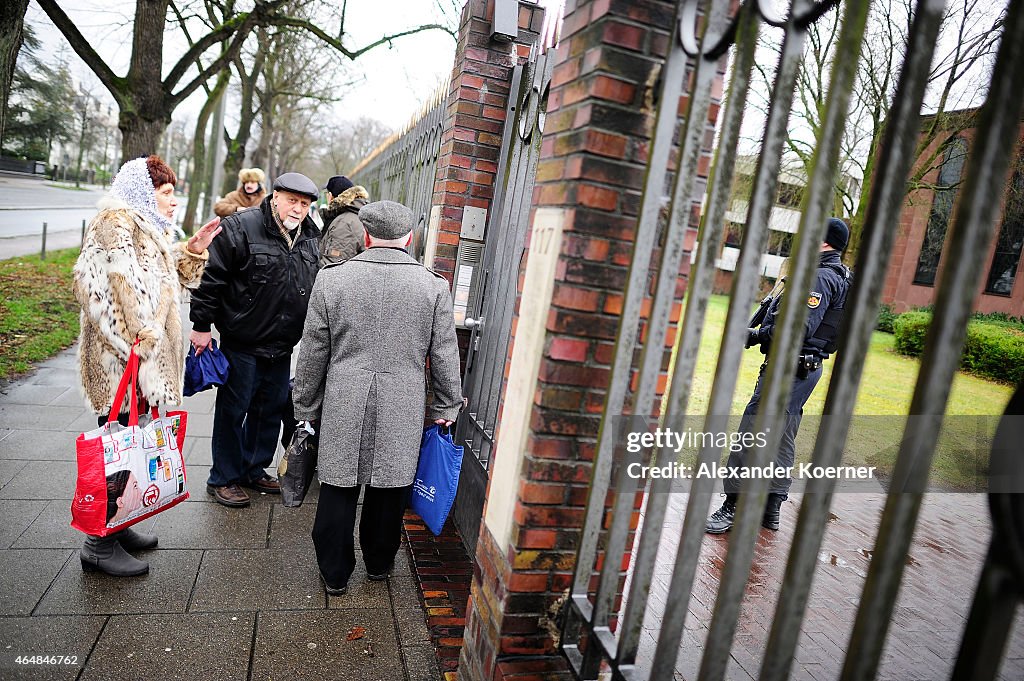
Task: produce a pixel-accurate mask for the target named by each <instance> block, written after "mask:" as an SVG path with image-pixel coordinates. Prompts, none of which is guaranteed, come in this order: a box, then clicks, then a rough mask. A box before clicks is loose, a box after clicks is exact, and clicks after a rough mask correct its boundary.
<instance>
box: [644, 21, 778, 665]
mask: <svg viewBox="0 0 1024 681" xmlns="http://www.w3.org/2000/svg"><path fill="white" fill-rule="evenodd" d="M736 22H737V27H736V55H735V59H734V62H733V68H732V76H731V78H730V83H729V89H728V93H727V99H726V101H725V104H724V108H723V110H722V115H723V121H722V131H721V136H720V138H719V144H718V150H717V151H716V153H715V161H714V166H713V167H712V169H711V176H710V178H709V180H708V182H709V196H708V204H707V210H706V212H705V214H704V219H703V223H702V226H701V234H700V237H701V238H700V242H699V245H698V248H697V263H696V270H695V271H694V276H693V277H692V278H691V279H692V281H691V286H690V287H688V290H687V296H686V297H687V300H686V312H685V316H684V318H683V327H682V331H681V337H680V341H679V351H678V354H677V356H676V365H675V369H674V374H673V376H672V384H671V387H670V389H669V394H668V406H667V409H666V412H665V421H666V423H669V424H673V425H675V424H676V419H679V418H682V415H683V414H685V413H686V405H687V402H688V400H689V394H690V386H691V381H692V378H693V373H694V371H695V369H696V366H697V353H698V350H699V347H700V338H701V333H702V331H703V324H704V317H705V313H706V311H707V304H708V299H709V297H710V294H711V288H712V285H713V282H714V276H715V257H716V256H717V254H718V247H719V245H720V242H721V235H722V226H723V224H724V218H725V209H726V206H727V205H728V202H729V193H730V189H731V187H732V175H733V169H734V167H735V161H736V148H737V144H738V142H739V136H740V127H741V125H742V122H743V109H744V104H745V102H746V99H747V92H748V90H749V86H750V73H751V69H752V68H753V64H754V55H755V53H756V49H757V34H758V29H759V26H760V20H759V17H758V14H757V9H756V7H755V6H754V4H753V3H744V5H743V6H742V7H741V8H740V10H739V13H738V15H737V17H736ZM660 456H661V454H660V453H659V457H660ZM713 484H714V481H713V480H711V479H708V478H698V479H697V480H694V481H693V483H692V485H691V488H690V496H689V502H688V503H687V509H686V515H685V517H684V521H683V532H682V537H681V539H680V543H679V547H678V549H677V552H676V555H675V562H674V564H673V570H672V578H671V581H670V583H669V590H668V597H667V603H671V607H668V608H666V610H665V616H664V618H663V619H662V623H661V631H660V632H659V635H658V643H657V647H656V648H655V652H654V659H653V662H652V665H651V673H650V678H652V679H667V678H671V677H672V676H673V675H674V673H675V665H676V659H677V657H678V655H679V643H680V640H681V638H682V633H683V625H684V623H685V621H686V614H687V611H688V609H689V603H690V595H691V590H692V586H693V579H694V575H695V573H696V568H697V563H698V561H699V559H700V550H701V543H702V540H703V536H704V520H705V515H706V512H707V508H708V503H709V500H710V497H711V487H712V485H713ZM668 485H669V481H667V480H662V479H659V480H656V481H655V482H654V485H653V486H652V493H651V497H650V499H651V500H650V501H649V502H648V514H650V507H651V505H652V504H653V503H654V500H655V499H656V498H657V496H658V495H659V494H660V495H661V496H665V497H666V500H665V502H667V496H668V495H667V487H668ZM665 502H662V503H665ZM662 513H663V512H662ZM645 520H646V519H645ZM645 538H646V531H645Z"/></svg>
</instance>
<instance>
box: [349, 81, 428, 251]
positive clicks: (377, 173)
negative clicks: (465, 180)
mask: <svg viewBox="0 0 1024 681" xmlns="http://www.w3.org/2000/svg"><path fill="white" fill-rule="evenodd" d="M447 94H448V85H447V84H443V85H441V86H440V87H439V88H438V90H437V93H436V95H435V96H434V98H433V100H432V102H431V103H430V104H429V105H428V106H427V107H425V108H424V110H423V112H422V113H421V114H420V115H419V116H418V117H417V118H416V119H414V120H413V121H411V122H410V123H409V124H408V125H407V126H406V127H405V128H404V129H403V130H401V131H399V132H397V133H395V134H394V135H392V136H391V137H390V138H389V139H388V140H387V141H385V142H384V143H383V144H381V145H380V146H379V147H378V148H377V149H376V150H374V152H373V153H372V154H370V155H369V156H368V157H367V158H366V159H365V160H364V161H362V162H361V163H360V164H359V165H358V166H356V168H355V169H354V170H353V171H352V174H351V175H352V177H351V179H352V181H353V182H355V183H356V184H360V185H362V186H364V187H366V191H367V192H368V193H369V194H370V199H371V200H373V201H378V200H381V199H388V200H390V201H398V202H399V203H402V204H404V205H406V206H408V207H409V209H411V210H412V212H413V215H414V216H415V217H416V220H417V223H416V228H415V230H414V232H413V243H412V245H411V247H410V249H409V252H410V253H411V254H412V256H413V257H415V258H417V259H418V260H422V258H423V251H424V248H425V245H426V242H427V229H428V226H429V215H430V205H431V199H432V198H433V195H434V175H435V170H436V168H437V157H438V153H439V151H440V149H441V133H442V132H443V127H444V117H445V113H446V107H445V101H446V99H447Z"/></svg>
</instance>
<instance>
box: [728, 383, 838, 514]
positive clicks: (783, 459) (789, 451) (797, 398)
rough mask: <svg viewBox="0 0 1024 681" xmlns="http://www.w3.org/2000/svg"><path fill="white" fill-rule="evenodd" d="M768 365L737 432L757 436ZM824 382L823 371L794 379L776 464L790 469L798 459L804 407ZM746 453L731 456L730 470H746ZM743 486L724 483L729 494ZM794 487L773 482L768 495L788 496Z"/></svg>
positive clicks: (790, 481) (781, 481) (787, 480)
mask: <svg viewBox="0 0 1024 681" xmlns="http://www.w3.org/2000/svg"><path fill="white" fill-rule="evenodd" d="M764 370H765V365H764V364H762V365H761V371H760V373H758V375H757V384H756V385H755V386H754V394H753V395H751V396H750V401H749V402H747V407H746V409H744V410H743V417H742V418H741V419H740V427H739V429H738V431H737V432H740V433H752V432H754V421H755V420H756V419H757V409H758V407H759V406H760V405H761V381H762V380H764ZM819 378H821V367H820V366H819V367H818V368H817V369H815V370H814V371H811V372H808V374H807V378H797V377H794V378H793V388H792V390H790V391H789V402H788V403H787V404H786V430H785V431H784V432H783V433H782V439H781V441H780V442H779V451H778V453H777V454H776V455H775V464H776V465H777V466H784V467H786V468H789V467H790V466H792V465H793V461H794V460H795V459H796V434H797V431H799V430H800V421H801V419H802V418H803V415H804V405H805V404H807V400H808V399H809V398H810V397H811V393H812V392H814V386H816V385H818V379H819ZM745 454H746V450H745V449H740V450H739V451H730V452H729V461H728V462H727V464H726V465H727V466H728V467H729V468H743V467H744V463H743V459H744V458H745ZM742 482H743V480H742V479H739V478H726V479H725V480H723V481H722V483H723V484H722V486H723V487H724V488H725V492H726V494H738V493H739V491H740V485H741V483H742ZM792 485H793V479H792V478H784V479H779V478H772V482H771V487H770V489H769V491H770V492H771V493H772V494H782V495H783V496H786V495H788V494H789V488H790V487H791V486H792Z"/></svg>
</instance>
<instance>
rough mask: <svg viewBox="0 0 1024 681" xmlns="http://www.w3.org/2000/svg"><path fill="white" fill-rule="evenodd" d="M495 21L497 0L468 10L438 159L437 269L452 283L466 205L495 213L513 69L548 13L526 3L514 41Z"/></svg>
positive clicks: (475, 0) (474, 0)
mask: <svg viewBox="0 0 1024 681" xmlns="http://www.w3.org/2000/svg"><path fill="white" fill-rule="evenodd" d="M493 16H494V0H469V2H467V3H466V6H465V7H464V8H463V10H462V23H461V26H460V28H459V43H458V46H457V48H456V51H455V65H454V67H453V69H452V78H451V89H450V90H449V93H448V103H447V106H448V114H447V118H446V120H445V125H444V132H443V133H442V136H441V151H440V154H439V156H438V159H437V174H436V175H435V181H434V198H433V205H434V206H441V219H440V225H439V230H438V240H437V250H436V252H435V256H434V263H433V269H434V270H435V271H437V272H438V273H440V274H443V275H444V276H445V277H446V278H447V279H448V282H449V284H451V282H452V279H453V277H454V275H455V259H456V254H457V253H458V248H459V232H460V231H461V230H462V213H463V208H465V207H466V206H473V207H477V208H484V209H487V210H490V207H491V199H492V198H494V178H495V175H496V173H497V171H498V156H499V154H500V147H501V132H502V129H503V128H504V124H505V110H506V107H507V106H508V93H509V81H510V80H511V77H512V69H513V67H514V66H515V65H516V63H517V62H522V61H524V60H525V58H526V57H527V56H528V55H529V46H530V44H531V43H532V42H533V41H534V39H535V38H536V36H537V33H538V31H539V30H540V27H541V21H542V20H543V18H544V11H543V10H542V9H540V8H538V7H537V6H536V5H533V4H530V3H527V2H520V7H519V36H518V37H517V38H516V41H515V42H514V43H511V44H510V43H501V42H496V41H493V40H491V39H490V31H491V19H492V17H493Z"/></svg>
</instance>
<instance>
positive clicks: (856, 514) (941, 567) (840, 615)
mask: <svg viewBox="0 0 1024 681" xmlns="http://www.w3.org/2000/svg"><path fill="white" fill-rule="evenodd" d="M884 501H885V499H884V497H883V496H882V495H871V494H841V495H836V497H835V500H834V502H833V505H832V513H833V514H834V518H833V519H832V520H831V521H830V523H829V526H828V531H827V532H826V534H825V541H824V543H823V545H822V549H821V552H820V554H819V560H818V568H817V571H816V574H815V580H814V587H813V590H812V592H811V598H810V604H809V607H808V612H807V618H806V619H805V621H804V625H803V629H802V632H803V636H802V637H801V640H800V647H799V649H798V651H797V654H796V661H795V664H794V666H793V672H792V678H793V679H813V680H816V681H822V680H824V679H836V678H838V676H839V670H840V669H841V667H842V660H843V655H844V652H843V651H844V649H845V648H846V645H847V643H848V642H849V637H850V631H851V630H852V628H853V621H854V617H855V614H856V609H857V603H858V602H859V600H860V596H861V591H862V588H863V585H864V578H865V577H866V576H867V570H868V565H869V562H870V552H871V550H872V549H873V547H874V538H875V535H876V534H877V530H878V521H879V518H880V516H881V509H882V507H883V505H884ZM720 503H721V499H720V498H719V497H716V498H715V500H714V504H715V508H717V505H718V504H720ZM798 503H799V498H798V497H797V495H792V496H791V497H790V501H789V502H787V503H785V504H783V521H782V527H781V528H780V530H779V531H778V532H770V531H768V530H762V531H761V534H760V536H759V538H758V545H757V548H756V552H755V556H754V566H753V569H752V570H751V575H750V580H749V582H748V585H747V591H746V596H745V598H744V603H743V606H742V608H741V611H740V621H739V626H738V628H737V635H736V642H735V643H734V646H733V655H732V660H731V664H730V667H729V672H728V676H727V678H729V679H742V680H746V679H753V678H757V675H758V672H759V670H760V662H761V659H762V651H763V649H764V646H765V644H766V643H767V640H768V631H769V629H770V627H771V621H772V617H773V614H774V611H775V605H776V601H777V599H778V595H779V585H780V584H781V581H782V575H783V572H784V568H785V561H786V558H787V555H788V551H789V547H790V543H791V540H792V535H793V529H794V525H795V520H796V514H797V512H798V510H799V506H798V505H797V504H798ZM685 505H686V495H684V494H675V495H673V499H672V500H671V502H670V505H669V512H668V520H667V522H666V526H665V533H664V534H663V535H662V544H661V548H660V549H659V553H658V561H657V567H656V568H655V570H656V572H655V579H654V583H653V585H652V588H651V608H650V609H649V610H648V613H647V617H646V620H645V622H644V628H645V632H644V636H643V642H642V644H641V653H640V660H639V663H640V664H641V666H646V665H649V664H650V662H651V658H652V657H653V654H654V646H655V641H656V638H655V637H656V636H657V626H658V622H660V620H661V617H662V616H663V614H664V610H665V601H666V599H667V596H668V587H669V581H670V579H671V573H672V565H673V562H674V560H675V553H676V547H677V546H678V541H679V535H680V533H681V530H682V522H683V514H684V512H685ZM990 534H991V528H990V524H989V512H988V502H987V499H986V498H985V497H984V496H982V495H967V494H933V495H928V496H927V497H926V499H925V502H924V504H923V506H922V511H921V518H920V521H919V524H918V528H917V532H916V534H915V537H914V542H913V545H912V547H911V551H910V557H909V559H908V564H907V567H906V572H905V574H904V578H903V584H902V587H901V589H900V595H899V600H898V602H897V604H896V610H895V615H894V622H893V624H892V626H891V627H890V631H889V639H888V643H887V647H886V651H885V653H884V654H883V661H882V665H881V669H880V671H879V675H878V678H879V679H892V680H893V681H911V680H914V679H921V680H925V681H938V680H939V679H948V678H949V676H950V672H951V671H952V668H953V661H954V659H955V658H956V654H957V650H958V649H959V646H960V638H961V636H962V633H963V628H964V624H965V622H966V617H967V614H968V612H969V609H970V603H971V598H972V596H973V594H974V589H975V585H976V584H977V578H978V574H979V573H980V570H981V561H982V557H983V556H984V555H985V553H986V551H987V550H988V542H989V537H990ZM728 542H729V540H728V536H727V535H722V536H717V537H712V536H706V537H705V540H704V547H703V551H702V552H701V558H700V564H699V568H698V573H697V585H696V587H695V589H694V592H693V596H692V598H691V601H690V616H689V617H688V618H687V622H686V629H685V631H684V634H683V646H682V648H681V652H680V655H679V661H678V663H677V675H676V677H677V678H678V679H682V678H686V679H693V678H696V677H697V672H698V669H699V667H700V657H701V654H702V651H703V643H704V640H705V639H706V637H707V632H708V627H709V625H710V622H711V613H712V610H713V609H714V599H715V594H716V593H717V590H718V581H719V578H720V576H721V572H722V567H723V565H724V561H725V558H726V553H727V549H728ZM1000 678H1003V679H1008V680H1009V679H1012V680H1017V679H1024V612H1019V614H1018V617H1017V620H1016V626H1015V627H1014V631H1013V633H1012V638H1011V640H1010V643H1009V645H1008V646H1007V657H1006V661H1005V662H1004V663H1003V667H1002V670H1001V675H1000Z"/></svg>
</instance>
